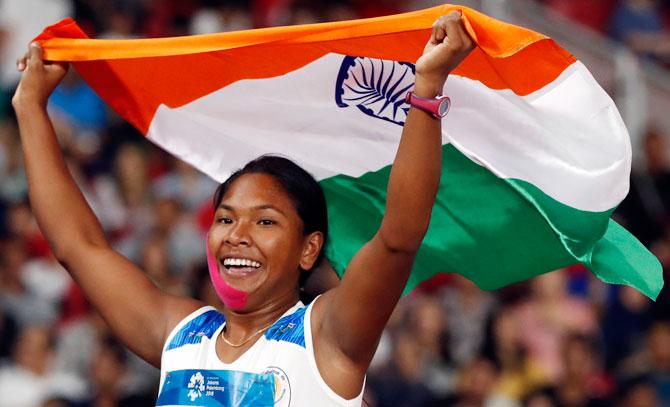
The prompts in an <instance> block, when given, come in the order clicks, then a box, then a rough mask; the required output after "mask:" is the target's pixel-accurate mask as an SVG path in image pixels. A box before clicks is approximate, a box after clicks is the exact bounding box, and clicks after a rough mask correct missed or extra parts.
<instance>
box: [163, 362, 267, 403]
mask: <svg viewBox="0 0 670 407" xmlns="http://www.w3.org/2000/svg"><path fill="white" fill-rule="evenodd" d="M274 392H275V378H274V375H272V373H266V374H258V373H248V372H239V371H235V370H207V369H186V370H176V371H174V372H167V373H166V375H165V382H163V388H162V390H161V393H160V395H158V400H156V406H212V407H243V406H254V407H273V406H274V404H275V403H274Z"/></svg>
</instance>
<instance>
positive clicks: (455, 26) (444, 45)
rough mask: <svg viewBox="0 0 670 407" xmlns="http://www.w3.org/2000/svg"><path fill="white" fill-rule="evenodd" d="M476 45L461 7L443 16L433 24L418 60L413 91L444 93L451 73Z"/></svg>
mask: <svg viewBox="0 0 670 407" xmlns="http://www.w3.org/2000/svg"><path fill="white" fill-rule="evenodd" d="M474 47H475V43H474V41H472V39H471V38H470V35H469V34H468V32H467V31H466V30H465V26H464V24H463V19H462V14H461V12H460V11H453V12H451V13H449V14H447V15H444V16H442V17H440V18H439V19H438V20H437V21H436V22H435V23H434V24H433V32H432V34H431V36H430V39H429V40H428V43H427V44H426V47H425V48H424V50H423V55H422V56H421V57H420V58H419V60H418V61H417V62H416V85H415V89H414V93H416V94H417V95H418V96H423V97H433V96H437V95H439V94H441V93H442V88H443V87H444V82H445V81H446V80H447V76H449V73H450V72H451V71H452V70H453V69H454V68H456V66H458V64H460V63H461V61H463V59H465V57H467V56H468V54H469V53H470V51H472V50H473V49H474Z"/></svg>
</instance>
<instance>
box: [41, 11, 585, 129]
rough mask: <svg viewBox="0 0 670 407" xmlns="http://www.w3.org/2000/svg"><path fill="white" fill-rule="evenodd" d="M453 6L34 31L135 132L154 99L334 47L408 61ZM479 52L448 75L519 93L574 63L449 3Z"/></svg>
mask: <svg viewBox="0 0 670 407" xmlns="http://www.w3.org/2000/svg"><path fill="white" fill-rule="evenodd" d="M453 9H456V7H454V6H449V5H445V6H439V7H434V8H431V9H427V10H421V11H417V12H412V13H405V14H398V15H395V16H387V17H378V18H372V19H364V20H352V21H344V22H336V23H324V24H310V25H304V26H292V27H276V28H267V29H259V30H247V31H240V32H234V33H222V34H212V35H201V36H190V37H176V38H165V39H142V40H91V39H86V35H85V34H84V33H83V32H82V31H81V30H80V29H79V27H77V26H76V24H75V23H74V21H72V20H64V21H61V22H60V23H58V24H55V25H53V26H50V27H48V28H47V29H45V31H44V32H43V33H42V34H41V35H40V36H39V37H37V39H36V40H38V41H40V42H41V43H42V46H43V47H44V49H45V56H46V58H47V59H50V60H61V61H75V62H74V65H75V67H76V68H77V70H78V71H79V73H80V74H81V75H82V77H83V78H84V79H85V80H86V81H87V82H88V83H89V84H90V85H91V86H92V87H93V88H94V89H95V90H96V92H97V93H98V94H99V95H100V96H101V97H102V98H103V99H104V100H105V101H106V102H107V103H108V104H110V105H111V107H112V108H114V109H115V110H116V111H117V112H118V113H119V114H120V115H121V116H123V117H124V118H125V119H126V120H128V121H129V122H130V123H132V124H133V125H134V126H135V127H137V128H138V129H139V130H140V131H142V132H143V133H146V131H147V130H148V128H149V125H150V123H151V120H152V118H153V115H154V112H155V111H156V109H157V108H158V106H159V105H160V104H165V105H167V106H169V107H178V106H182V105H184V104H187V103H189V102H191V101H193V100H196V99H198V98H200V97H202V96H204V95H207V94H209V93H211V92H213V91H216V90H218V89H220V88H222V87H224V86H227V85H229V84H231V83H234V82H237V81H239V80H243V79H259V78H269V77H274V76H279V75H283V74H286V73H288V72H291V71H293V70H296V69H299V68H301V67H302V66H305V65H307V64H309V63H310V62H312V61H314V60H316V59H318V58H320V57H322V56H323V55H326V54H328V53H340V54H345V55H354V56H365V57H370V58H380V59H390V60H399V61H409V62H414V61H416V59H417V58H418V57H419V56H420V55H421V52H422V51H423V47H424V45H425V42H426V40H427V38H428V36H429V35H430V29H431V28H430V27H431V25H432V23H433V22H434V21H435V20H436V19H437V18H438V17H439V16H440V15H443V14H445V13H448V12H449V11H451V10H453ZM457 9H460V10H462V11H463V14H464V15H465V17H466V22H467V28H468V31H470V33H471V35H472V36H473V38H475V40H476V42H477V45H478V48H477V49H476V50H475V51H474V52H473V53H472V54H471V55H470V56H469V57H468V58H467V59H466V60H465V61H464V62H463V63H462V64H461V65H460V66H459V67H458V68H457V69H456V70H455V71H454V73H455V74H458V75H462V76H465V77H468V78H471V79H474V80H478V81H480V82H482V83H483V84H485V85H486V86H488V87H490V88H492V89H511V90H512V91H514V92H515V93H517V94H519V95H527V94H529V93H531V92H534V91H536V90H538V89H540V88H542V87H543V86H545V85H546V84H548V83H550V82H551V81H553V80H554V79H555V78H556V77H557V76H558V75H559V74H560V73H561V72H563V70H565V68H566V67H567V66H569V65H570V64H572V63H573V62H574V61H575V59H574V57H572V56H571V55H570V54H569V53H568V52H566V51H565V50H563V49H562V48H560V47H559V46H558V45H556V43H555V42H554V41H552V40H551V39H548V38H547V37H546V36H543V35H541V34H538V33H535V32H533V31H530V30H527V29H524V28H521V27H517V26H513V25H510V24H506V23H503V22H500V21H497V20H494V19H492V18H490V17H488V16H485V15H483V14H481V13H478V12H476V11H474V10H471V9H468V8H465V7H457Z"/></svg>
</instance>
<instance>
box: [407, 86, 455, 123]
mask: <svg viewBox="0 0 670 407" xmlns="http://www.w3.org/2000/svg"><path fill="white" fill-rule="evenodd" d="M405 102H407V103H409V104H410V106H413V107H416V108H417V109H421V110H423V111H424V112H426V113H429V114H431V115H433V117H434V118H436V119H441V118H443V117H444V116H446V115H447V113H449V107H451V99H449V97H448V96H436V97H435V98H422V97H420V96H417V95H415V94H414V93H412V92H407V95H406V96H405Z"/></svg>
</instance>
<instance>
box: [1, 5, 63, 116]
mask: <svg viewBox="0 0 670 407" xmlns="http://www.w3.org/2000/svg"><path fill="white" fill-rule="evenodd" d="M36 10H39V12H36ZM72 11H73V7H72V1H70V0H21V1H12V0H3V1H0V115H4V114H5V112H6V111H7V110H8V109H9V102H10V100H11V95H12V93H13V89H14V87H15V86H16V84H17V83H18V81H19V72H18V71H17V70H16V58H17V57H19V56H21V55H23V54H25V53H26V51H27V49H28V43H30V41H31V40H32V39H33V38H34V37H36V36H37V35H38V34H39V33H40V32H41V31H42V29H43V28H44V27H46V26H47V25H50V24H54V23H56V22H58V21H59V20H61V19H63V18H65V17H67V16H71V15H72Z"/></svg>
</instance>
